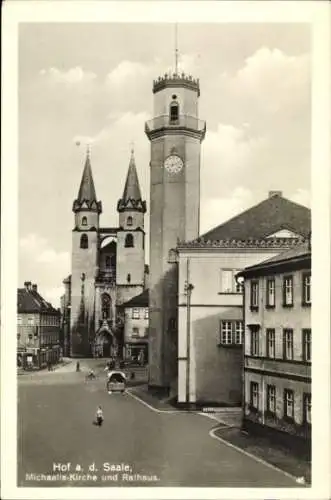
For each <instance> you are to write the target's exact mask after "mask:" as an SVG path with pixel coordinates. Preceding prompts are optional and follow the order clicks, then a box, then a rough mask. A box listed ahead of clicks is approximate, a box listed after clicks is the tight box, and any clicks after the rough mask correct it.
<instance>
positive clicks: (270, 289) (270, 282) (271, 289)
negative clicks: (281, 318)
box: [266, 279, 275, 308]
mask: <svg viewBox="0 0 331 500" xmlns="http://www.w3.org/2000/svg"><path fill="white" fill-rule="evenodd" d="M266 298H267V300H266V305H267V307H270V308H271V307H275V280H274V279H267V297H266Z"/></svg>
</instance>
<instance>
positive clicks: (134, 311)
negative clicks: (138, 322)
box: [132, 307, 140, 319]
mask: <svg viewBox="0 0 331 500" xmlns="http://www.w3.org/2000/svg"><path fill="white" fill-rule="evenodd" d="M132 319H140V310H139V308H138V307H134V308H133V309H132Z"/></svg>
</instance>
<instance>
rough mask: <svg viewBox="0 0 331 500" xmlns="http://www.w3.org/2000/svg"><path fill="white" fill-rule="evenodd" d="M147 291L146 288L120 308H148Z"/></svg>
mask: <svg viewBox="0 0 331 500" xmlns="http://www.w3.org/2000/svg"><path fill="white" fill-rule="evenodd" d="M148 304H149V290H148V289H147V288H146V290H144V291H143V292H142V293H140V294H139V295H136V296H135V297H133V298H132V299H130V300H128V302H125V303H124V304H122V307H148Z"/></svg>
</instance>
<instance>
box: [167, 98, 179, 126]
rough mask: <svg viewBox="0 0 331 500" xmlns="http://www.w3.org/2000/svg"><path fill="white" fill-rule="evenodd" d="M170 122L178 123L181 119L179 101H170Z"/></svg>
mask: <svg viewBox="0 0 331 500" xmlns="http://www.w3.org/2000/svg"><path fill="white" fill-rule="evenodd" d="M169 115H170V122H171V123H176V122H178V120H179V104H178V102H177V101H172V102H171V103H170V111H169Z"/></svg>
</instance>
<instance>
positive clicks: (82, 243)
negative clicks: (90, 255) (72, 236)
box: [80, 234, 88, 248]
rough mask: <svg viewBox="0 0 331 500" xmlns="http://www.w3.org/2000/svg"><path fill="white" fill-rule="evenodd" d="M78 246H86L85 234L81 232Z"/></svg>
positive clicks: (86, 238)
mask: <svg viewBox="0 0 331 500" xmlns="http://www.w3.org/2000/svg"><path fill="white" fill-rule="evenodd" d="M80 248H88V237H87V234H82V236H81V237H80Z"/></svg>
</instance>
